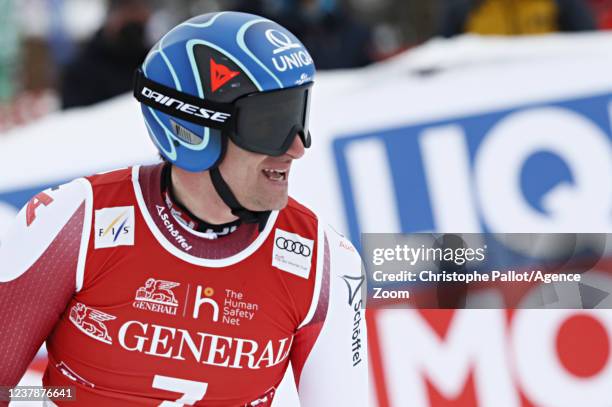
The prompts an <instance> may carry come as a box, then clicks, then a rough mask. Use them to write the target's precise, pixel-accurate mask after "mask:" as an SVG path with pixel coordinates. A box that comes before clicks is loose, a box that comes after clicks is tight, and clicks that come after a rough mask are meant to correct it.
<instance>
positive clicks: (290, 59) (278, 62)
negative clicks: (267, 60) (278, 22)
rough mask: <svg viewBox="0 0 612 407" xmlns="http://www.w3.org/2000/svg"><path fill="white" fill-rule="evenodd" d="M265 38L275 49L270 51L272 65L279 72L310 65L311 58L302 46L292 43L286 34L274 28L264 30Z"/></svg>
mask: <svg viewBox="0 0 612 407" xmlns="http://www.w3.org/2000/svg"><path fill="white" fill-rule="evenodd" d="M266 38H267V39H268V41H269V42H270V44H272V45H274V46H275V47H276V48H275V49H274V50H273V51H272V54H273V55H275V56H273V57H272V63H273V64H274V67H275V68H276V70H277V71H279V72H284V71H286V70H287V69H289V70H291V69H294V68H302V67H304V66H308V65H312V58H311V57H310V55H308V53H307V52H306V50H305V49H304V47H302V44H298V43H297V42H293V41H292V40H291V38H289V36H288V35H287V34H285V33H284V32H282V31H279V30H277V29H274V28H270V29H268V30H266Z"/></svg>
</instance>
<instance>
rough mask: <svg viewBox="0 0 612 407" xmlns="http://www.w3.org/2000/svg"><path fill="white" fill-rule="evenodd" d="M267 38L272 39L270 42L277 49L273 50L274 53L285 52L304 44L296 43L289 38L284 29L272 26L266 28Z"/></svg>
mask: <svg viewBox="0 0 612 407" xmlns="http://www.w3.org/2000/svg"><path fill="white" fill-rule="evenodd" d="M266 38H267V39H268V41H270V44H272V45H274V46H275V47H276V49H275V50H274V51H272V53H273V54H278V53H280V52H285V51H288V50H290V49H293V48H301V47H302V46H301V45H300V44H298V43H295V42H293V41H292V40H291V38H289V36H288V35H287V34H285V33H284V32H282V31H279V30H275V29H274V28H270V29H269V30H266Z"/></svg>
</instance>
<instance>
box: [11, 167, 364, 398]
mask: <svg viewBox="0 0 612 407" xmlns="http://www.w3.org/2000/svg"><path fill="white" fill-rule="evenodd" d="M160 172H161V166H160V165H157V166H149V167H133V168H130V169H123V170H118V171H114V172H110V173H105V174H100V175H96V176H92V177H88V178H82V179H77V180H75V181H73V182H71V183H68V184H65V185H62V186H60V187H57V188H53V189H50V190H46V191H44V192H42V193H40V194H38V195H37V196H36V197H34V198H33V199H32V200H31V201H30V202H29V203H28V204H27V205H26V206H25V207H24V208H23V209H22V210H21V212H20V213H19V215H18V216H17V219H16V221H15V224H14V225H13V226H12V227H11V228H10V229H9V231H8V234H7V235H6V237H5V238H4V239H3V241H2V242H1V245H0V309H1V310H2V312H1V313H0V385H8V386H14V385H16V384H17V382H18V381H19V379H20V377H21V376H22V375H23V373H24V370H25V368H26V367H27V365H28V363H29V362H30V361H31V360H32V357H33V356H34V354H35V352H36V350H37V349H38V347H39V346H40V345H41V343H42V342H43V341H45V340H46V344H47V350H48V355H49V364H48V367H47V370H46V372H45V375H44V379H43V382H44V384H45V385H48V386H75V388H76V403H75V402H65V403H62V402H61V401H55V403H56V404H58V405H71V406H75V405H79V406H80V405H83V406H107V405H112V406H140V405H151V406H153V405H163V406H180V405H197V406H260V407H263V406H270V405H271V403H272V399H273V397H274V393H275V392H276V389H277V387H278V385H279V383H280V382H281V379H282V378H283V376H284V373H285V371H286V369H287V367H288V365H289V363H290V362H291V367H292V369H293V373H294V377H295V381H296V385H297V389H298V394H299V398H300V402H301V405H302V406H304V407H315V406H316V407H321V406H359V405H367V403H368V398H367V391H368V382H367V371H368V369H367V361H368V356H367V347H366V324H365V315H364V310H363V309H362V300H361V285H362V282H363V278H362V274H361V262H360V258H359V255H358V254H357V252H356V251H355V249H354V247H353V246H352V245H351V243H350V242H349V241H348V240H346V239H345V238H343V237H342V236H341V235H339V234H338V233H337V232H335V231H333V229H330V228H328V227H326V226H325V225H324V224H323V223H322V222H320V221H319V219H318V218H317V216H316V215H315V214H314V213H313V212H311V211H310V210H308V209H307V208H305V207H304V206H302V205H300V204H299V203H297V202H296V201H294V200H293V199H290V200H289V203H288V205H287V207H285V208H284V209H283V210H280V211H274V212H272V214H271V215H270V217H269V219H268V221H267V224H266V225H265V227H264V228H263V230H262V231H261V232H259V231H258V230H257V229H256V227H255V226H254V225H242V226H240V227H239V228H238V230H237V231H235V232H234V233H232V234H231V235H230V236H226V237H220V238H218V239H210V236H207V235H204V234H200V233H198V232H195V231H193V230H190V229H188V228H186V227H185V226H183V224H181V222H179V221H178V219H177V218H176V217H175V216H173V214H172V211H171V210H170V209H169V208H168V206H167V205H166V204H165V203H164V200H163V199H162V193H161V191H160V181H159V180H160Z"/></svg>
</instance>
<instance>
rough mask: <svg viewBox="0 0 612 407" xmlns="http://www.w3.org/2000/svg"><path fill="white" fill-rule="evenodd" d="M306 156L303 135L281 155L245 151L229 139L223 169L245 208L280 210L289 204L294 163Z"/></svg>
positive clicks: (224, 174)
mask: <svg viewBox="0 0 612 407" xmlns="http://www.w3.org/2000/svg"><path fill="white" fill-rule="evenodd" d="M303 155H304V144H303V143H302V140H301V139H300V137H295V139H294V140H293V143H292V144H291V147H289V149H288V150H287V152H286V153H285V154H283V155H281V156H278V157H273V156H269V155H263V154H257V153H253V152H250V151H247V150H244V149H242V148H240V147H238V146H236V144H234V143H233V142H232V141H231V140H229V141H228V145H227V152H226V154H225V157H224V159H223V161H222V162H221V164H220V165H219V170H220V171H221V174H222V175H223V178H224V179H225V181H226V182H227V183H228V185H229V186H230V188H231V190H232V192H233V193H234V195H236V198H237V199H238V201H239V202H240V203H241V204H242V205H243V206H244V207H245V208H247V209H250V210H252V211H268V210H277V209H282V208H284V207H285V206H286V205H287V201H288V186H289V184H288V180H289V171H290V168H291V163H292V162H293V160H297V159H299V158H301V157H302V156H303Z"/></svg>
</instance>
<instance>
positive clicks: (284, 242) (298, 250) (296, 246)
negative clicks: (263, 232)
mask: <svg viewBox="0 0 612 407" xmlns="http://www.w3.org/2000/svg"><path fill="white" fill-rule="evenodd" d="M275 244H276V247H278V248H279V249H283V250H287V251H288V252H292V253H295V254H301V255H302V256H304V257H308V256H310V254H311V250H310V247H308V246H306V245H305V244H302V243H300V242H295V241H293V240H289V239H286V238H284V237H279V238H277V239H276V242H275Z"/></svg>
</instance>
